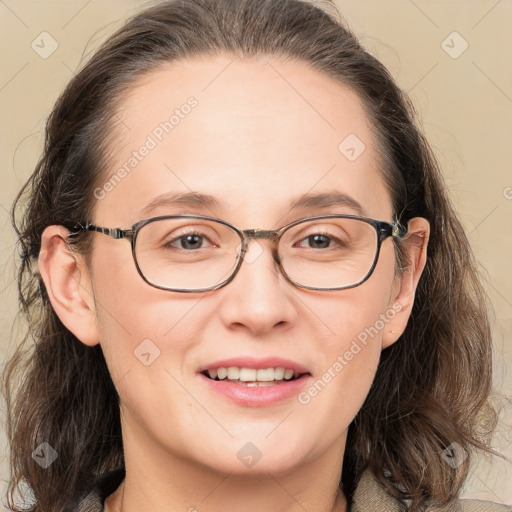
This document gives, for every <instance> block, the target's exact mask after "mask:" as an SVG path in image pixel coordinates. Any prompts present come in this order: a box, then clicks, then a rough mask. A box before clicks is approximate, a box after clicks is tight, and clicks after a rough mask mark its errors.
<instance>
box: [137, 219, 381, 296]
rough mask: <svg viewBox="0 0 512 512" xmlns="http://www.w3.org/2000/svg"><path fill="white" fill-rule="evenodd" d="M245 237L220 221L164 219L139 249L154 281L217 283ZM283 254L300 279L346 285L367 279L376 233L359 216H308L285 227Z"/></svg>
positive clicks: (142, 237)
mask: <svg viewBox="0 0 512 512" xmlns="http://www.w3.org/2000/svg"><path fill="white" fill-rule="evenodd" d="M240 242H241V240H240V237H239V236H238V234H237V233H236V231H234V230H233V229H231V228H230V227H228V226H226V225H225V224H222V223H221V222H216V221H209V220H205V219H196V218H186V217H181V218H170V219H159V220H156V221H152V222H149V223H148V224H146V225H145V226H143V227H142V228H141V229H140V230H139V233H138V235H137V241H136V247H135V255H136V258H137V263H138V265H139V269H140V271H141V272H142V273H143V274H144V276H145V278H146V279H147V280H148V281H149V282H150V283H152V284H154V285H157V286H162V287H164V288H171V289H178V290H190V291H193V290H200V289H205V288H212V287H215V286H217V285H219V284H221V283H223V282H224V281H226V280H227V279H229V277H230V276H231V274H232V272H233V271H234V269H235V267H236V263H237V258H238V253H239V250H240ZM278 250H279V256H280V258H281V262H282V266H283V270H284V272H285V273H286V275H287V276H288V277H289V278H290V279H291V280H292V281H295V282H296V283H297V284H299V285H303V286H310V287H313V288H342V287H346V286H351V285H354V284H356V283H358V282H359V281H361V280H363V279H364V278H365V277H366V275H367V274H368V272H369V271H370V270H371V268H372V266H373V263H374V261H375V257H376V254H377V233H376V231H375V228H374V227H373V226H372V225H371V224H368V223H367V222H364V221H361V220H358V219H350V218H349V219H347V218H336V217H333V218H326V219H317V220H310V221H304V222H301V223H299V224H296V225H295V226H293V227H291V228H289V229H288V230H286V231H285V232H284V233H283V235H282V237H281V240H280V244H279V249H278Z"/></svg>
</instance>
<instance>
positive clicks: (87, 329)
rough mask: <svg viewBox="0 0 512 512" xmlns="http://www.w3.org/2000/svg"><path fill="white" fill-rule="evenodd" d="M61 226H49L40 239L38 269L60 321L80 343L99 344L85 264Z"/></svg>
mask: <svg viewBox="0 0 512 512" xmlns="http://www.w3.org/2000/svg"><path fill="white" fill-rule="evenodd" d="M68 234H69V232H68V231H67V230H66V229H65V228H64V227H62V226H48V227H47V228H46V229H45V230H44V232H43V234H42V237H41V250H40V252H39V258H38V266H39V272H40V274H41V278H42V279H43V282H44V285H45V288H46V292H47V294H48V297H49V299H50V302H51V304H52V307H53V309H54V311H55V313H56V314H57V316H58V317H59V319H60V321H61V322H62V323H63V324H64V325H65V327H66V328H67V329H69V331H71V332H72V333H73V334H74V335H75V336H76V337H77V338H78V339H79V340H80V341H81V342H82V343H84V344H86V345H90V346H93V345H96V344H98V343H99V335H98V328H97V322H96V311H95V308H94V297H93V294H92V287H91V285H90V278H89V273H88V271H87V268H86V266H85V264H81V265H80V266H79V262H78V261H77V254H76V253H74V252H73V251H72V248H71V247H70V246H69V244H68V242H67V241H66V237H67V236H68Z"/></svg>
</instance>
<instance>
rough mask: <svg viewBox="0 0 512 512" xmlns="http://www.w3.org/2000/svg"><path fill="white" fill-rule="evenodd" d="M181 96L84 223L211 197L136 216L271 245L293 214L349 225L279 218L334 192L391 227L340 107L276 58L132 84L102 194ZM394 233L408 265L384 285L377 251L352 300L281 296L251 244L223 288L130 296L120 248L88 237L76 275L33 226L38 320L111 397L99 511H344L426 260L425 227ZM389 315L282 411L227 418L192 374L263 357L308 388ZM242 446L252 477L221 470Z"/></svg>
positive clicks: (75, 258) (385, 202)
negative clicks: (188, 105)
mask: <svg viewBox="0 0 512 512" xmlns="http://www.w3.org/2000/svg"><path fill="white" fill-rule="evenodd" d="M227 64H229V66H227ZM226 66H227V67H226ZM291 86H293V87H291ZM190 96H194V97H195V98H197V100H198V106H197V107H195V109H193V110H192V111H191V113H190V114H189V115H188V116H186V117H185V118H184V119H182V120H181V121H180V124H179V125H178V126H176V127H175V129H174V130H173V131H172V133H171V134H169V135H167V136H166V137H165V138H164V139H163V140H162V142H161V143H160V144H159V145H158V146H157V147H156V148H155V149H153V150H152V151H151V152H150V154H149V155H148V156H146V157H145V158H144V159H143V160H142V161H141V162H140V163H139V164H138V166H137V167H136V169H134V170H133V171H132V172H131V173H130V174H129V175H128V176H127V177H126V178H125V179H124V180H122V181H121V183H119V184H118V185H117V186H116V187H115V188H114V189H113V190H112V191H111V192H109V193H108V194H106V196H105V198H104V199H102V200H99V201H97V204H96V205H95V214H94V218H93V219H91V221H92V222H93V223H94V224H96V225H99V226H107V227H117V226H120V227H122V228H125V229H126V228H129V227H130V226H131V225H132V224H133V223H135V222H137V221H138V220H140V219H141V218H144V216H142V215H141V214H140V213H139V212H140V210H141V209H142V208H143V207H145V206H146V205H147V204H149V203H150V202H151V201H152V200H153V199H154V198H155V197H156V196H158V195H159V194H161V193H163V192H168V191H183V192H188V191H190V190H196V191H200V192H205V193H209V194H212V195H214V196H216V197H217V198H218V199H219V200H221V201H223V202H224V203H225V205H226V208H225V209H220V210H213V211H212V210H209V209H198V208H197V207H194V208H191V207H181V208H179V209H176V208H174V209H172V208H169V207H160V208H157V209H156V210H153V211H152V212H151V213H150V214H149V215H145V217H148V216H156V215H164V214H172V213H199V214H205V215H211V216H215V217H218V218H221V219H224V220H226V221H228V222H231V223H232V224H234V225H235V226H237V227H239V228H242V229H248V228H260V229H276V228H278V227H281V226H283V225H285V224H287V223H289V222H291V221H293V220H296V219H298V218H303V217H307V216H312V215H320V214H323V213H326V214H327V213H354V212H353V211H352V210H351V209H350V208H348V207H330V208H328V209H324V210H321V211H319V210H318V209H314V210H304V211H298V212H293V213H291V212H290V211H289V210H287V209H286V205H287V204H288V202H289V201H290V200H291V199H295V198H298V197H300V196H301V195H303V194H305V193H308V192H312V193H319V192H326V191H327V192H328V191H332V190H339V191H342V192H344V193H346V194H349V195H351V196H352V197H353V198H355V199H356V200H357V201H359V202H360V203H361V204H362V206H363V207H364V209H365V211H366V214H367V215H368V216H370V217H373V218H376V219H380V220H386V221H388V222H390V221H392V206H391V199H390V195H389V192H388V190H387V189H386V186H385V185H384V182H383V180H382V177H381V169H380V165H381V163H380V158H379V153H378V151H377V149H376V148H377V145H376V140H375V137H374V135H373V132H372V131H371V129H370V126H371V124H370V121H369V120H368V119H367V117H366V114H365V112H364V110H363V108H362V105H361V102H360V101H359V98H358V96H357V95H356V94H355V93H354V92H353V91H352V90H350V89H349V88H347V87H344V86H342V85H340V84H338V83H336V82H334V81H332V79H330V78H329V77H327V76H324V75H323V74H321V73H319V72H318V71H316V70H313V69H311V68H309V67H308V66H307V65H305V64H303V63H299V62H285V61H282V60H279V59H278V58H272V59H270V60H269V59H267V58H261V59H253V60H245V61H242V60H237V59H234V58H228V57H227V56H225V57H218V58H215V59H213V58H207V59H206V58H196V59H194V60H190V61H186V62H185V61H182V62H179V63H174V64H172V65H165V66H162V67H161V68H159V69H158V70H157V71H155V72H153V73H151V74H150V75H148V76H146V77H145V78H144V80H143V81H141V82H139V83H138V84H137V86H134V87H133V88H132V89H131V90H130V92H129V94H127V95H126V96H125V97H123V101H122V103H121V104H120V107H119V110H118V119H119V121H120V122H118V123H117V124H116V126H115V127H114V128H113V134H114V135H115V144H114V143H111V148H112V150H111V162H110V167H109V172H108V174H107V175H106V177H105V179H108V176H110V175H111V174H112V173H113V172H115V171H116V169H118V168H119V167H120V166H122V165H123V163H124V162H125V161H126V160H127V158H128V157H129V156H130V154H131V152H132V151H133V150H135V149H137V148H139V147H140V146H141V145H142V144H143V143H144V141H145V139H146V137H147V135H148V134H150V133H151V131H152V130H153V129H154V128H155V126H157V125H158V124H159V123H160V122H161V121H163V120H165V119H167V118H168V117H169V113H170V112H171V111H172V110H174V109H175V108H179V107H180V105H182V104H183V103H185V102H186V100H187V98H188V97H190ZM351 133H352V134H356V135H357V137H358V138H359V139H361V140H362V141H363V142H364V144H365V145H366V150H365V151H364V152H363V153H362V154H361V155H360V156H359V158H357V159H356V160H355V161H349V160H348V159H347V158H346V157H345V156H344V155H343V154H342V153H341V152H340V151H339V150H338V145H339V144H340V142H341V141H342V140H343V139H344V138H345V137H346V136H347V135H348V134H351ZM409 233H410V236H409V237H408V238H407V240H406V248H407V250H408V251H409V253H410V256H411V262H412V264H411V266H410V267H408V269H407V270H406V272H405V274H404V276H403V277H402V278H399V277H397V276H395V274H394V258H395V255H394V248H393V243H392V240H391V239H390V238H388V239H387V240H385V241H384V242H383V244H382V248H381V253H380V258H379V261H378V264H377V267H376V268H375V271H374V273H373V274H372V276H371V277H370V279H369V280H368V281H366V282H365V283H364V284H363V285H361V286H358V287H356V288H352V289H347V290H338V291H330V292H322V291H312V290H304V289H299V288H297V287H294V286H293V285H291V284H290V283H288V282H287V281H286V280H285V279H284V277H283V276H282V275H281V274H280V273H279V271H278V268H277V267H276V265H275V263H274V261H273V259H272V255H271V251H270V247H271V246H270V242H269V241H268V240H258V241H252V242H251V243H250V245H249V254H248V256H251V258H250V259H251V262H250V263H246V262H244V263H243V265H242V267H241V269H240V271H239V273H238V274H237V276H236V277H235V279H234V280H233V281H232V282H231V283H230V284H228V285H227V286H225V287H223V288H221V289H218V290H215V291H213V292H209V293H190V294H182V293H176V292H167V291H163V290H159V289H157V288H154V287H151V286H149V285H148V284H146V283H145V282H144V281H143V280H142V279H141V277H140V276H139V275H138V273H137V271H136V268H135V265H134V262H133V259H132V255H131V251H130V244H129V242H128V241H127V240H113V239H111V238H109V237H107V236H104V235H102V234H94V235H93V237H94V242H93V251H92V255H91V261H90V267H88V266H87V265H86V264H85V262H84V260H83V258H82V256H81V255H80V254H77V253H76V252H74V251H72V250H71V249H70V248H69V246H68V245H67V244H66V242H65V236H66V234H67V232H66V230H65V229H64V228H63V227H60V226H49V227H48V228H46V229H45V231H44V233H43V238H42V249H41V253H40V257H39V267H40V271H41V275H42V277H43V279H44V282H45V284H46V287H47V289H48V291H49V296H50V299H51V302H52V304H53V307H54V308H55V311H56V313H57V314H58V315H59V317H60V319H61V320H62V322H63V323H64V325H65V326H66V327H67V328H68V329H69V330H70V331H71V332H73V333H74V334H75V335H76V337H77V338H78V339H79V340H80V341H81V342H82V343H84V344H86V345H88V346H93V345H96V344H98V343H100V344H101V346H102V350H103V352H104V354H105V358H106V361H107V364H108V367H109V370H110V372H111V375H112V379H113V382H114V384H115V386H116V388H117V391H118V393H119V396H120V410H121V421H122V432H123V442H124V449H125V460H126V471H127V476H126V479H125V482H124V483H123V484H122V485H121V486H120V487H119V488H118V490H117V491H116V492H114V493H113V494H112V495H110V496H109V498H108V499H107V502H106V510H107V511H108V512H113V511H117V510H119V509H120V497H121V493H122V491H123V490H124V502H123V510H124V511H125V512H133V511H135V510H140V511H142V510H152V511H164V510H193V509H192V508H191V507H194V508H195V509H197V510H208V511H209V512H218V511H221V510H223V511H225V510H235V509H239V508H240V507H241V506H243V508H244V510H247V511H250V512H259V511H265V512H268V511H277V510H279V511H286V512H292V511H293V512H294V511H299V510H301V511H302V510H304V509H306V510H310V511H317V512H327V511H337V512H340V511H345V510H346V501H345V498H344V496H343V493H342V492H341V491H340V490H339V489H338V485H339V481H340V476H341V467H342V460H343V454H344V450H345V440H346V434H347V429H348V426H349V424H350V422H351V421H352V420H353V418H354V417H355V415H356V414H357V412H358V410H359V409H360V407H361V405H362V404H363V402H364V399H365V397H366V396H367V394H368V391H369V388H370V385H371V383H372V380H373V378H374V375H375V371H376V368H377V365H378V362H379V357H380V354H381V351H382V350H383V349H385V348H386V347H388V346H390V345H391V344H393V343H395V342H396V341H397V339H398V338H399V336H400V334H401V333H402V332H403V330H404V329H405V327H406V324H407V321H408V319H409V316H410V313H411V308H412V305H413V301H414V294H415V290H416V286H417V283H418V280H419V277H420V275H421V272H422V271H423V268H424V265H425V261H426V247H427V240H428V234H429V224H428V222H427V221H426V220H425V219H421V218H416V219H414V220H412V221H410V223H409ZM251 251H255V252H251ZM260 251H262V252H261V253H260ZM393 304H395V305H396V304H400V305H401V307H402V309H401V310H400V311H399V312H398V313H396V315H394V318H392V319H390V320H389V321H388V323H387V324H386V325H385V328H384V329H383V330H381V331H379V333H378V335H376V336H375V337H373V338H371V340H370V341H369V342H368V344H367V345H366V346H365V347H364V348H363V350H361V351H360V352H359V353H358V354H357V355H355V356H354V358H353V359H352V360H351V361H350V362H349V364H347V365H346V366H345V367H344V368H343V370H342V371H341V372H338V373H337V374H336V376H335V377H334V378H333V379H332V380H331V382H329V383H328V385H327V386H325V388H324V389H323V390H322V391H321V393H319V394H318V395H317V396H315V397H314V398H312V399H311V401H310V402H309V403H308V404H301V403H299V401H298V400H297V397H292V398H290V399H287V400H285V401H282V402H279V403H278V404H275V405H272V406H268V407H247V406H241V405H237V404H234V403H233V402H231V401H229V400H228V399H226V398H225V397H223V396H220V395H218V394H216V393H213V392H212V391H210V390H209V389H208V388H207V387H206V386H205V385H204V383H203V382H202V381H201V380H200V378H199V377H198V375H197V373H196V371H197V369H198V368H199V367H200V366H201V365H203V364H205V363H208V362H213V361H215V360H218V359H223V358H228V357H235V356H254V357H265V356H280V357H285V358H289V359H292V360H294V361H297V362H299V363H301V364H303V365H304V366H306V367H307V368H308V370H309V371H310V373H311V374H312V378H311V379H312V380H316V379H319V378H321V376H322V375H323V374H324V372H325V371H327V369H328V368H329V367H332V365H333V363H334V362H335V361H336V358H337V356H338V355H341V354H344V353H345V352H346V351H347V350H348V349H349V348H350V346H351V343H352V341H353V340H354V339H355V338H356V336H357V335H358V334H359V333H360V332H361V331H363V330H364V329H365V328H367V327H370V326H373V325H374V324H375V322H376V320H378V318H379V315H381V314H383V313H384V314H385V313H386V311H388V310H389V308H392V306H393ZM148 338H149V339H150V340H152V342H153V343H154V344H155V345H156V346H158V348H159V350H160V355H159V357H158V358H156V359H155V360H154V362H153V363H152V364H151V365H149V366H145V365H143V364H141V362H140V361H139V359H137V358H136V357H135V356H134V353H133V351H134V350H135V349H136V347H137V346H138V345H139V344H140V343H141V341H142V340H144V339H148ZM248 442H251V443H253V444H254V445H255V446H256V447H257V448H258V449H259V451H260V452H261V454H262V457H261V459H260V460H259V461H258V462H257V463H256V464H255V465H254V466H252V467H247V466H246V465H244V464H243V463H241V461H240V460H239V458H238V457H237V452H238V450H240V449H241V448H242V447H243V446H244V445H245V444H246V443H248ZM123 488H124V489H123Z"/></svg>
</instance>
